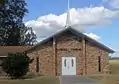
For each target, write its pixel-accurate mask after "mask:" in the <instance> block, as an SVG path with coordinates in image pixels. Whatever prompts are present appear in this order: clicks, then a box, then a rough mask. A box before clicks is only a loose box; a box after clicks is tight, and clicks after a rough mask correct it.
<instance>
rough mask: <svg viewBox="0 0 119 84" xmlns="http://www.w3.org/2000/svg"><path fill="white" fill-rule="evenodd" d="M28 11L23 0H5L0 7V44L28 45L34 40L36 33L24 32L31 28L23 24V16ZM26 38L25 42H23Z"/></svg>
mask: <svg viewBox="0 0 119 84" xmlns="http://www.w3.org/2000/svg"><path fill="white" fill-rule="evenodd" d="M27 13H28V10H27V4H26V2H25V0H5V2H4V5H3V6H2V8H1V9H0V44H1V45H15V46H17V45H28V44H29V43H32V44H33V43H34V41H36V34H30V36H31V37H33V39H32V40H31V37H29V38H27V37H28V35H27V34H26V33H27V32H28V31H29V30H31V28H28V27H26V26H25V25H24V22H23V18H24V16H25V15H26V14H27ZM26 39H27V42H25V41H26Z"/></svg>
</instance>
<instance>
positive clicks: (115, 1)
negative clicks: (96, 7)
mask: <svg viewBox="0 0 119 84" xmlns="http://www.w3.org/2000/svg"><path fill="white" fill-rule="evenodd" d="M109 5H110V6H112V7H113V8H119V0H109Z"/></svg>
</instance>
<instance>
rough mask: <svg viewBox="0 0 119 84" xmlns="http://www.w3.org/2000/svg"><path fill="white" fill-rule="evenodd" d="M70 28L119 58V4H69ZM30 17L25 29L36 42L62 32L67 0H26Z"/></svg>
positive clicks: (79, 0) (94, 0) (113, 0)
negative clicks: (34, 35) (28, 28)
mask: <svg viewBox="0 0 119 84" xmlns="http://www.w3.org/2000/svg"><path fill="white" fill-rule="evenodd" d="M69 1H70V10H69V11H70V25H71V26H72V27H73V28H76V29H78V30H79V31H81V32H82V33H84V34H86V35H87V36H89V37H91V38H93V39H95V40H97V41H99V42H101V43H103V44H104V45H106V46H108V47H110V48H112V49H113V50H115V51H116V52H115V53H114V54H112V56H116V57H117V56H118V57H119V37H118V35H119V28H118V27H119V0H69ZM26 2H27V6H28V10H29V13H28V14H26V15H25V17H24V22H25V25H26V26H29V27H32V28H33V29H34V31H35V32H36V35H37V37H38V41H41V40H42V39H44V38H46V37H47V36H50V35H52V34H53V33H55V32H57V31H58V30H61V29H63V28H65V27H64V26H65V25H66V15H67V2H68V1H67V0H26Z"/></svg>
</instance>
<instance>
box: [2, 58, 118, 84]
mask: <svg viewBox="0 0 119 84" xmlns="http://www.w3.org/2000/svg"><path fill="white" fill-rule="evenodd" d="M109 63H110V74H108V75H90V76H87V77H89V78H91V79H94V80H97V81H99V82H100V83H99V84H119V59H113V60H110V61H109ZM0 84H59V79H58V77H49V76H40V77H38V78H34V79H27V80H0Z"/></svg>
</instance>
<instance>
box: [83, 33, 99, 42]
mask: <svg viewBox="0 0 119 84" xmlns="http://www.w3.org/2000/svg"><path fill="white" fill-rule="evenodd" d="M84 34H85V35H87V36H89V37H91V38H92V39H95V40H96V41H99V40H100V37H99V36H98V35H96V34H93V33H89V34H88V33H84Z"/></svg>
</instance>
